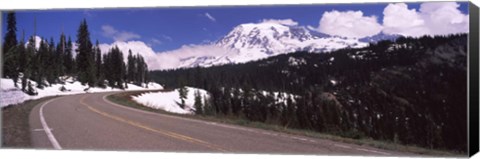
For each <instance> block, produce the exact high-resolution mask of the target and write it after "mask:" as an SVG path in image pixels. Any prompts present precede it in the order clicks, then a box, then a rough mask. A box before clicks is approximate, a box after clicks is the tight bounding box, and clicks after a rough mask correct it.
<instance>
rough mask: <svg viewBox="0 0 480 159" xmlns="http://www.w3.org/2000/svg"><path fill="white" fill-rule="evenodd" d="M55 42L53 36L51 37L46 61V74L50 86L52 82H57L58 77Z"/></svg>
mask: <svg viewBox="0 0 480 159" xmlns="http://www.w3.org/2000/svg"><path fill="white" fill-rule="evenodd" d="M55 52H56V50H55V43H54V41H53V38H50V42H49V44H48V51H47V55H46V58H45V59H47V60H46V61H44V63H45V74H46V79H47V81H48V84H49V86H51V85H52V84H54V83H56V78H58V69H57V68H58V63H57V62H58V61H57V60H56V59H55V54H56V53H55Z"/></svg>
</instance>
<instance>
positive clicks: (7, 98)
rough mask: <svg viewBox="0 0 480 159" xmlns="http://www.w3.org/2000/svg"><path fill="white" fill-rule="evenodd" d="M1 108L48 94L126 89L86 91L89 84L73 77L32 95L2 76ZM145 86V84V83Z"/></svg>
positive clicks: (91, 90)
mask: <svg viewBox="0 0 480 159" xmlns="http://www.w3.org/2000/svg"><path fill="white" fill-rule="evenodd" d="M0 81H1V83H0V108H1V107H5V106H8V105H12V104H19V103H22V102H24V101H26V100H32V99H39V98H43V97H48V96H57V95H72V94H81V93H86V92H88V93H94V92H110V91H124V90H122V89H118V88H111V87H107V88H98V87H92V88H89V89H88V91H85V89H86V88H88V86H86V85H82V84H81V83H80V82H78V81H73V80H72V79H67V80H65V81H66V82H65V84H52V86H51V87H45V88H43V89H38V88H36V89H37V92H38V95H36V96H30V95H28V94H25V93H24V92H22V91H21V89H20V88H16V87H15V86H14V82H13V80H12V79H6V78H1V79H0ZM30 82H31V83H32V85H33V86H34V87H35V86H36V83H35V82H34V81H30ZM17 85H18V86H19V87H21V83H20V82H18V83H17ZM62 86H64V87H65V89H67V91H64V92H62V91H60V88H61V87H62ZM127 86H128V88H127V89H125V90H126V91H132V90H155V89H163V87H162V86H161V85H160V84H157V83H154V82H150V83H148V88H144V87H140V86H137V85H133V84H127ZM143 86H145V84H143Z"/></svg>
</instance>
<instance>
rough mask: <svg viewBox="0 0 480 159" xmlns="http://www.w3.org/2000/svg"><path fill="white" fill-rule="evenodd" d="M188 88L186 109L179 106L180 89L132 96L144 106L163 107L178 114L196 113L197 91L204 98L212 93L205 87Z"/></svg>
mask: <svg viewBox="0 0 480 159" xmlns="http://www.w3.org/2000/svg"><path fill="white" fill-rule="evenodd" d="M186 88H187V90H188V93H187V99H185V109H182V108H181V107H180V106H179V103H181V99H180V94H179V92H178V89H175V90H173V91H169V92H150V93H143V94H140V95H138V96H132V99H133V100H134V101H136V102H137V103H139V104H142V105H144V106H147V107H150V108H154V109H162V110H165V111H167V112H171V113H178V114H194V110H195V107H194V103H195V91H199V93H200V96H201V97H202V100H203V98H204V97H206V98H209V97H210V95H209V94H208V93H207V91H205V90H203V89H198V88H193V87H186Z"/></svg>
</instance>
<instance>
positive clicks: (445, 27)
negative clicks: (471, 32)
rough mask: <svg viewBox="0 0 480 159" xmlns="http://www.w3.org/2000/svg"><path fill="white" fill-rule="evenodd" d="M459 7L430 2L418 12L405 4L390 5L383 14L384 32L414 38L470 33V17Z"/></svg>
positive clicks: (453, 3)
mask: <svg viewBox="0 0 480 159" xmlns="http://www.w3.org/2000/svg"><path fill="white" fill-rule="evenodd" d="M459 6H460V5H459V4H458V3H456V2H429V3H422V4H421V6H420V9H419V11H417V10H415V9H408V6H407V4H405V3H396V4H389V5H388V6H387V7H386V8H385V9H384V12H383V14H384V18H383V25H384V30H383V32H384V33H387V34H400V35H404V36H414V37H415V36H422V35H445V34H455V33H465V32H468V24H469V19H468V15H467V14H463V13H462V12H461V11H460V10H459V9H458V7H459Z"/></svg>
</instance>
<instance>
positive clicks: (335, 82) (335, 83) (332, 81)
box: [330, 80, 338, 85]
mask: <svg viewBox="0 0 480 159" xmlns="http://www.w3.org/2000/svg"><path fill="white" fill-rule="evenodd" d="M330 83H332V84H333V85H337V83H338V82H337V81H335V80H330Z"/></svg>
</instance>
